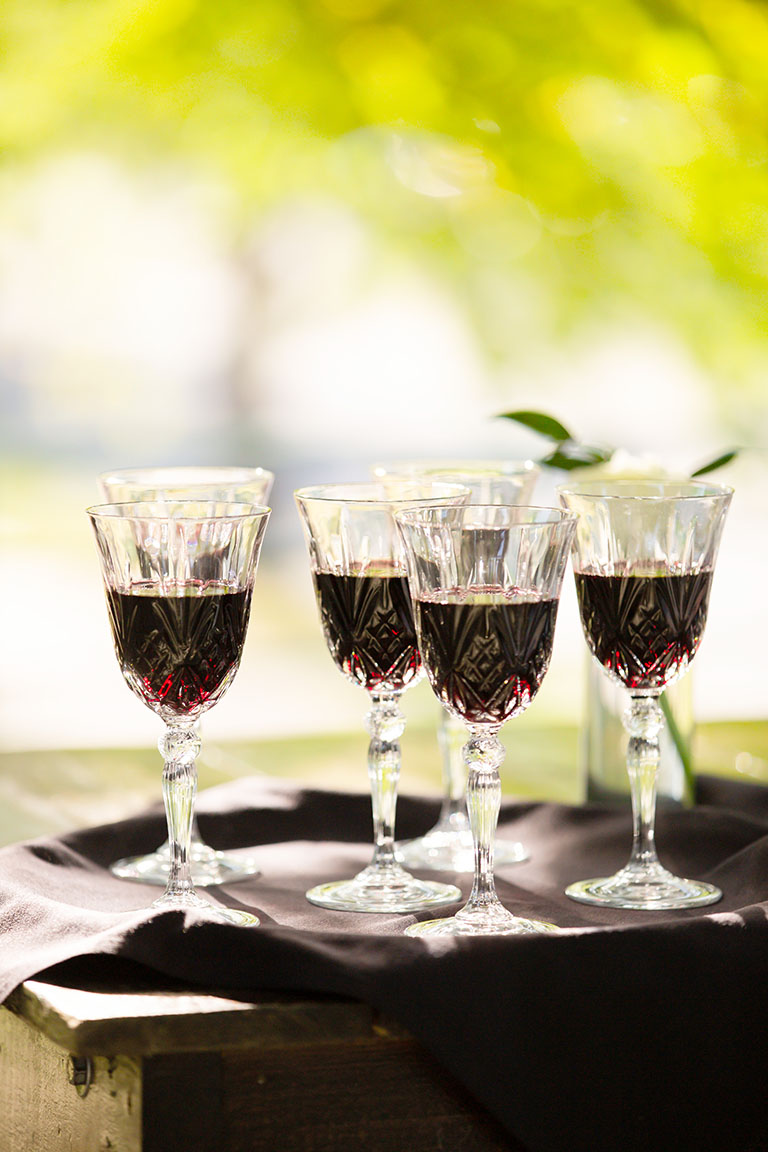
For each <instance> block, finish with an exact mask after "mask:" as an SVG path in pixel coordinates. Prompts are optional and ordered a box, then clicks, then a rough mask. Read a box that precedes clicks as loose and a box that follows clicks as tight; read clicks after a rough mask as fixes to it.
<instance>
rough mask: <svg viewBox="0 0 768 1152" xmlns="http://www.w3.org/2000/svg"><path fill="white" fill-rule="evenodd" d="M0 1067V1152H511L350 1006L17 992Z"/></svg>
mask: <svg viewBox="0 0 768 1152" xmlns="http://www.w3.org/2000/svg"><path fill="white" fill-rule="evenodd" d="M0 1053H1V1056H0V1059H1V1060H2V1065H1V1067H2V1075H1V1076H0V1148H2V1149H8V1152H60V1150H61V1152H64V1150H66V1152H106V1150H110V1152H181V1150H184V1152H214V1150H215V1152H262V1150H263V1152H277V1150H279V1152H360V1149H361V1148H365V1149H366V1150H368V1152H405V1150H410V1149H413V1150H414V1152H432V1150H435V1152H437V1150H441V1152H513V1150H514V1152H521V1146H520V1145H519V1144H517V1143H515V1142H514V1140H511V1139H510V1138H509V1137H508V1136H507V1135H506V1134H505V1133H504V1131H503V1130H502V1129H501V1128H500V1127H499V1126H498V1125H497V1124H496V1122H495V1121H494V1120H493V1119H492V1118H491V1117H490V1116H488V1114H487V1113H485V1112H484V1111H483V1110H482V1109H480V1108H478V1106H477V1105H476V1104H475V1103H474V1101H473V1100H472V1099H470V1098H469V1096H468V1095H467V1094H466V1093H465V1092H464V1090H463V1089H462V1088H461V1087H460V1086H459V1085H458V1084H456V1082H455V1081H454V1080H453V1079H452V1078H451V1077H449V1076H447V1075H446V1074H445V1072H444V1071H443V1070H442V1069H441V1067H440V1066H439V1064H437V1062H436V1061H435V1060H434V1059H433V1058H432V1057H431V1056H430V1055H429V1054H428V1053H427V1052H425V1051H424V1049H423V1048H421V1047H420V1046H419V1045H418V1044H417V1043H416V1042H415V1041H414V1040H413V1039H412V1038H411V1037H409V1036H408V1035H407V1034H405V1033H403V1032H402V1030H399V1029H398V1028H397V1027H396V1026H392V1025H387V1023H386V1022H384V1021H382V1020H380V1019H377V1018H376V1016H375V1014H374V1013H373V1011H372V1010H371V1009H370V1008H368V1007H367V1006H366V1005H363V1004H359V1003H355V1002H347V1001H343V1000H336V999H333V998H324V999H321V998H317V999H311V998H300V999H299V998H292V997H282V998H281V997H278V996H274V995H270V996H265V997H264V998H263V999H260V1000H259V1001H258V1002H257V1003H242V1002H239V1001H234V1000H229V999H226V998H225V997H223V996H215V995H199V994H195V993H188V992H179V991H172V992H169V991H146V990H142V991H127V990H126V991H120V992H112V991H109V992H106V991H98V990H96V989H94V988H89V989H87V990H83V989H74V988H69V987H61V986H58V985H51V984H45V983H42V982H39V981H28V982H27V983H26V984H23V985H21V986H20V987H19V988H18V989H17V990H16V991H15V992H14V993H13V994H12V996H11V997H10V999H9V1000H8V1001H7V1002H6V1005H5V1006H4V1007H3V1008H2V1009H0ZM467 1058H468V1059H471V1053H467Z"/></svg>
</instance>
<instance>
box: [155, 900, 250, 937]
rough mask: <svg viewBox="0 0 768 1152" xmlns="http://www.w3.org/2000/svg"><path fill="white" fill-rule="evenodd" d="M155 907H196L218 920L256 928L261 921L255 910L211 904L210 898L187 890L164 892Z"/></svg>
mask: <svg viewBox="0 0 768 1152" xmlns="http://www.w3.org/2000/svg"><path fill="white" fill-rule="evenodd" d="M152 907H153V908H160V909H164V910H167V911H176V912H179V911H180V912H184V911H185V910H186V909H187V908H195V909H199V910H200V911H203V912H207V913H208V914H209V915H212V916H214V917H215V918H216V919H217V920H223V921H225V922H226V923H227V924H238V925H241V926H242V927H246V928H254V927H256V925H258V924H259V923H260V920H259V918H258V916H256V915H254V913H253V912H245V911H243V910H241V909H240V908H223V907H222V906H221V905H220V904H211V902H210V900H202V899H201V898H200V897H199V896H198V895H197V894H196V893H195V892H187V893H185V894H183V895H181V896H170V895H168V893H167V892H166V893H164V894H163V895H162V896H160V897H158V899H157V900H153V902H152Z"/></svg>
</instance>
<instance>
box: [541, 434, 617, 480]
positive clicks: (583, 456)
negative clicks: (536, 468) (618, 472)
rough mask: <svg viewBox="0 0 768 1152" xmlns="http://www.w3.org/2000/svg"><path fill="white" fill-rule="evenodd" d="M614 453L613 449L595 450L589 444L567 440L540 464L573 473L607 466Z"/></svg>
mask: <svg viewBox="0 0 768 1152" xmlns="http://www.w3.org/2000/svg"><path fill="white" fill-rule="evenodd" d="M613 452H614V450H613V448H595V447H590V445H589V444H577V443H576V442H575V441H574V440H566V441H565V443H563V444H559V445H558V446H557V448H556V449H555V451H554V452H550V454H549V456H545V457H544V458H543V459H542V460H540V461H539V463H540V464H543V465H544V466H545V467H546V468H561V469H562V470H563V471H564V472H571V471H572V470H573V469H574V468H589V467H590V465H592V464H606V463H607V462H608V461H609V460H610V458H611V457H612V456H613Z"/></svg>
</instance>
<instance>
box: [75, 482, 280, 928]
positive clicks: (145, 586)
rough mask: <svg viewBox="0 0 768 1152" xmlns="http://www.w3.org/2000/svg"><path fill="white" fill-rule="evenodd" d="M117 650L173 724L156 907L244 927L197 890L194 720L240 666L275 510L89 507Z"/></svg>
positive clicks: (236, 915)
mask: <svg viewBox="0 0 768 1152" xmlns="http://www.w3.org/2000/svg"><path fill="white" fill-rule="evenodd" d="M88 515H89V516H90V520H91V524H92V526H93V530H94V532H95V535H96V542H97V545H98V550H99V557H100V561H101V571H102V577H103V580H104V586H105V591H106V596H107V606H108V609H109V619H110V623H111V626H112V635H113V639H114V643H115V652H116V655H117V659H118V662H119V664H120V668H121V671H122V673H123V676H124V677H125V680H126V682H127V684H128V686H129V687H130V688H131V689H132V690H133V692H134V693H135V694H136V695H137V696H138V697H139V699H140V700H142V701H143V703H144V704H146V705H147V707H149V708H151V709H152V711H153V712H156V713H157V715H158V716H159V717H160V718H161V720H163V722H164V723H165V732H164V734H163V736H162V737H161V738H160V740H159V742H158V747H159V749H160V752H161V753H162V755H163V760H164V769H163V799H164V801H165V811H166V816H167V820H168V841H169V844H170V867H169V871H168V879H167V881H166V888H165V892H164V894H163V895H162V896H160V897H159V899H157V900H156V901H155V902H154V905H153V907H158V908H175V909H185V908H202V909H207V910H209V911H213V912H214V913H215V914H216V915H217V916H219V917H220V918H223V919H225V920H228V921H230V922H232V923H236V924H257V923H258V919H257V917H255V916H253V915H252V914H251V913H249V912H240V911H236V910H232V909H223V908H221V907H219V906H218V905H212V904H210V903H209V902H208V901H206V900H203V899H202V898H201V897H200V896H198V895H197V893H196V892H195V889H194V884H193V881H192V876H191V870H190V861H189V849H190V831H191V826H192V815H193V811H194V801H195V791H196V787H197V772H196V768H195V760H196V758H197V755H198V753H199V751H200V738H199V735H198V731H197V726H196V721H197V720H198V718H199V717H200V716H201V715H202V713H203V712H206V711H207V710H208V709H209V708H211V707H213V705H214V704H215V703H216V702H217V701H218V700H219V699H220V698H221V697H222V696H223V695H224V693H225V692H226V690H227V689H228V688H229V685H230V684H231V683H232V680H233V679H234V676H235V673H236V672H237V669H238V666H239V663H240V657H241V654H242V649H243V643H244V640H245V634H246V628H247V626H248V616H249V613H250V606H251V593H252V590H253V582H254V578H255V575H256V567H257V564H258V559H259V552H260V549H261V544H262V540H263V537H264V531H265V529H266V525H267V520H268V518H269V509H268V508H263V507H258V506H254V505H253V504H235V503H229V502H224V501H220V502H216V501H212V500H206V501H184V502H177V503H173V504H170V503H168V502H166V501H162V502H157V503H151V502H148V503H135V504H102V505H97V506H94V507H92V508H89V509H88Z"/></svg>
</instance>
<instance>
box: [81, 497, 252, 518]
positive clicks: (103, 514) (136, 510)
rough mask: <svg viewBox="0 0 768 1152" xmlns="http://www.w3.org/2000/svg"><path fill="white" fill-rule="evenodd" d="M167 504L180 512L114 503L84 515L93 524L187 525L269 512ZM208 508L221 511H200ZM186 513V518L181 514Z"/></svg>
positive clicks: (151, 504) (151, 503) (152, 504)
mask: <svg viewBox="0 0 768 1152" xmlns="http://www.w3.org/2000/svg"><path fill="white" fill-rule="evenodd" d="M170 503H171V504H172V505H173V506H174V507H175V508H179V507H180V508H181V509H182V511H181V512H174V511H171V510H170V509H169V508H168V506H167V505H168V502H167V501H163V500H123V501H119V500H116V501H111V502H108V503H104V504H91V505H89V507H88V508H86V510H85V511H86V514H87V515H88V516H90V517H91V519H93V520H154V521H158V522H160V521H166V522H173V523H187V524H190V523H197V524H200V523H203V522H205V521H214V520H255V519H259V518H264V517H265V516H268V515H269V514H270V512H271V511H272V509H271V508H269V507H267V506H266V505H264V504H246V503H244V502H243V501H242V500H240V501H235V500H215V499H214V500H173V501H171V502H170ZM211 504H219V505H221V507H222V509H224V510H223V511H221V512H208V513H206V512H205V511H204V509H205V508H210V506H211ZM192 508H199V509H201V512H200V514H198V515H194V514H192V513H191V511H190V509H192ZM129 509H130V511H129ZM142 509H146V511H142ZM163 509H164V510H163ZM226 509H231V511H226ZM187 512H189V514H188V515H187V514H185V513H187Z"/></svg>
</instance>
